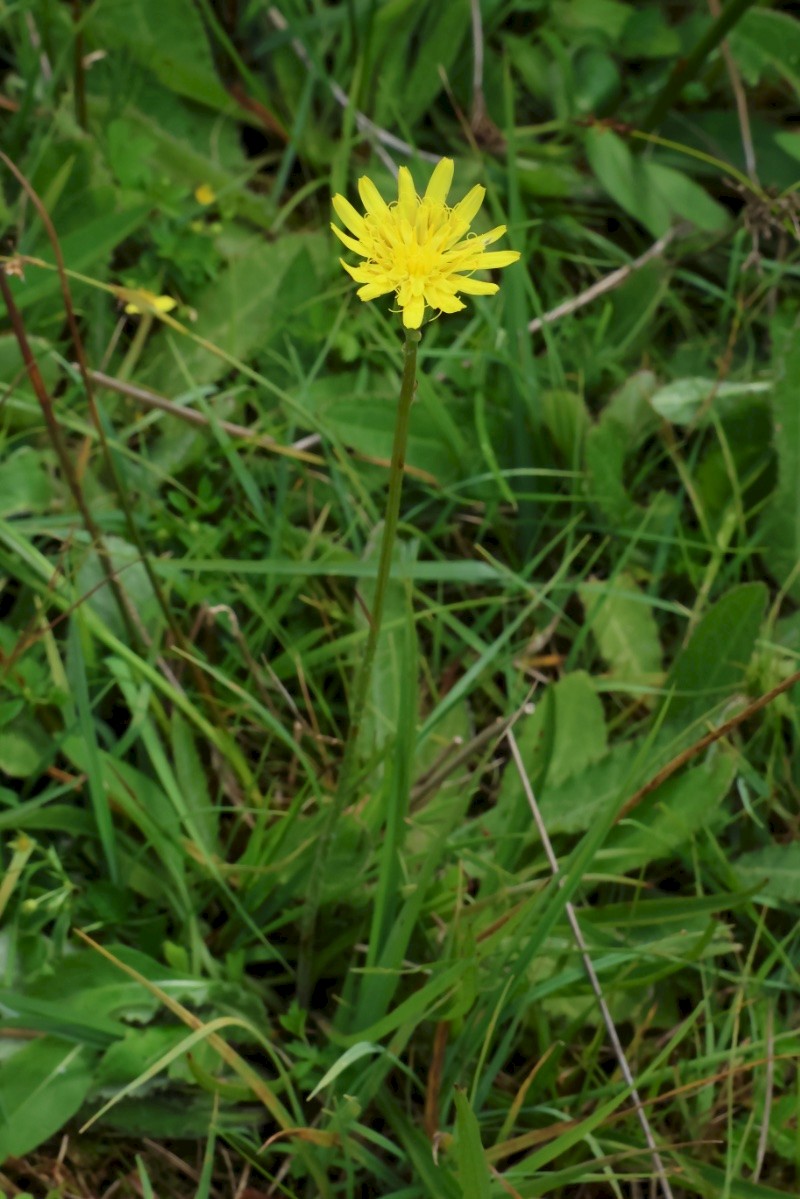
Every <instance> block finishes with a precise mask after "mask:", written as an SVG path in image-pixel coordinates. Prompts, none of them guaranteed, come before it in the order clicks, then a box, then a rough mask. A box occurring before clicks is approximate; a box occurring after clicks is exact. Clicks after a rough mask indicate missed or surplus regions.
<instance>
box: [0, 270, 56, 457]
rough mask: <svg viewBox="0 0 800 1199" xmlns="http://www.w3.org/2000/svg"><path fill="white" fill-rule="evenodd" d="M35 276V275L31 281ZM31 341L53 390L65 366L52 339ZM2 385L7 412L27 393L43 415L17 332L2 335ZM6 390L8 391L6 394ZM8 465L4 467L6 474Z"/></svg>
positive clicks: (0, 377) (40, 371) (0, 342)
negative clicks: (50, 340)
mask: <svg viewBox="0 0 800 1199" xmlns="http://www.w3.org/2000/svg"><path fill="white" fill-rule="evenodd" d="M32 281H33V278H32V277H31V282H32ZM28 345H29V346H30V348H31V349H32V350H33V353H34V356H35V358H36V362H37V365H38V367H39V374H40V375H41V377H42V380H43V382H44V385H45V387H46V388H47V391H48V392H49V393H50V394H52V392H53V388H54V387H55V385H56V383H57V381H58V377H59V374H60V373H61V366H60V363H59V361H58V358H57V357H56V353H55V350H54V349H53V346H52V345H51V343H50V342H49V341H47V340H46V338H44V337H35V336H31V334H30V333H29V334H28ZM0 386H1V387H2V390H3V395H4V397H5V398H4V405H3V406H4V409H5V411H6V412H7V411H8V410H9V409H12V411H13V400H14V399H15V398H16V397H19V396H24V397H25V399H26V400H28V401H29V402H31V403H32V404H35V405H36V409H35V411H36V417H35V419H37V420H38V419H40V417H39V402H38V400H37V398H36V395H35V392H34V390H33V387H32V386H31V383H30V380H29V379H28V371H27V368H26V366H25V364H24V363H23V361H22V355H21V354H20V350H19V343H18V341H17V339H16V337H15V336H14V335H13V333H4V334H2V335H0ZM6 392H7V393H8V394H7V395H6ZM12 423H16V419H15V418H12ZM5 470H6V467H5V466H4V467H3V472H4V477H5Z"/></svg>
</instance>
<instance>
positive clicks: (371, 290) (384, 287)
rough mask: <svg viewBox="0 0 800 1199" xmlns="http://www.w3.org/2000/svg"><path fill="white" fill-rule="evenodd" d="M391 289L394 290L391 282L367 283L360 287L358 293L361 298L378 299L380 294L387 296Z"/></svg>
mask: <svg viewBox="0 0 800 1199" xmlns="http://www.w3.org/2000/svg"><path fill="white" fill-rule="evenodd" d="M390 291H394V288H393V287H392V285H391V283H389V284H386V283H365V284H364V286H363V287H359V289H358V291H357V292H356V295H357V296H358V298H359V300H377V298H378V296H385V295H386V293H387V292H390Z"/></svg>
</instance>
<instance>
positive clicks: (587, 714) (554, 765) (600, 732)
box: [547, 670, 608, 786]
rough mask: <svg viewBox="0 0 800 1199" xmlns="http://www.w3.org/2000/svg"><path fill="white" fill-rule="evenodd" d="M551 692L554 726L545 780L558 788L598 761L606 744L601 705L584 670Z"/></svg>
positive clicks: (559, 684) (574, 673)
mask: <svg viewBox="0 0 800 1199" xmlns="http://www.w3.org/2000/svg"><path fill="white" fill-rule="evenodd" d="M552 691H553V695H554V698H555V705H556V726H555V740H554V743H553V755H552V758H551V759H550V769H549V770H548V774H547V778H548V781H550V782H552V783H553V784H554V785H555V786H557V785H558V784H559V783H561V782H563V781H564V780H565V779H568V778H571V777H572V776H573V775H576V774H581V773H582V772H583V771H584V770H586V769H587V768H588V767H589V766H593V765H594V764H595V763H596V762H599V761H600V759H601V758H603V757H604V756H605V754H606V752H607V750H608V743H607V736H606V722H605V716H604V715H603V704H602V701H601V699H600V697H599V695H598V694H597V691H596V690H595V688H594V685H593V684H592V680H591V678H590V677H589V675H588V674H587V673H586V671H585V670H576V671H574V672H573V673H571V674H566V675H564V677H563V678H561V679H559V681H558V682H557V683H556V684H555V686H554V687H553V688H552Z"/></svg>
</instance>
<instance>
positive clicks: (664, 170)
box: [646, 161, 730, 233]
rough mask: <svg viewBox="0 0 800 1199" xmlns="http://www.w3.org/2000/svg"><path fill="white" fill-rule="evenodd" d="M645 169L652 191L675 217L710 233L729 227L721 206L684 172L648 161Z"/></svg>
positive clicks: (726, 215)
mask: <svg viewBox="0 0 800 1199" xmlns="http://www.w3.org/2000/svg"><path fill="white" fill-rule="evenodd" d="M646 169H647V177H648V180H649V181H650V183H651V184H652V186H653V189H654V190H655V191H657V192H658V193H659V194H660V195H661V196H662V197H663V199H664V201H665V203H666V204H667V205H668V207H669V210H670V212H671V213H672V215H673V216H679V217H683V219H684V220H686V221H691V222H692V224H693V225H696V226H697V228H698V229H705V230H706V231H707V232H709V233H716V232H719V230H721V229H725V228H726V227H727V226H728V224H729V222H730V217H729V216H728V213H727V212H726V210H725V209H724V208H723V207H722V205H721V204H718V203H717V201H716V200H712V198H711V196H710V195H709V194H708V192H707V191H705V189H704V188H702V187H701V186H700V184H699V183H695V181H694V180H693V179H690V178H689V176H688V175H685V174H684V173H683V171H676V170H675V168H674V167H667V166H664V165H663V164H662V163H659V162H649V161H648V162H647V163H646Z"/></svg>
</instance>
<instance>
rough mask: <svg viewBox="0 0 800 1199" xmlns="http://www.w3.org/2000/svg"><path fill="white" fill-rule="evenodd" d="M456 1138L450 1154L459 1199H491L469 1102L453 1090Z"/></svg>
mask: <svg viewBox="0 0 800 1199" xmlns="http://www.w3.org/2000/svg"><path fill="white" fill-rule="evenodd" d="M455 1103H456V1135H455V1140H454V1143H453V1155H454V1157H455V1160H456V1166H457V1169H458V1181H459V1184H460V1186H461V1195H462V1199H490V1196H491V1193H492V1189H491V1178H490V1175H489V1166H488V1165H487V1162H486V1154H485V1153H484V1152H483V1145H482V1144H481V1130H480V1126H479V1124H478V1121H477V1119H476V1117H475V1113H474V1112H473V1110H472V1108H471V1107H470V1103H469V1100H468V1099H467V1096H466V1095H465V1094H464V1092H463V1091H462V1090H461V1089H460V1088H458V1087H457V1088H456V1091H455Z"/></svg>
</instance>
